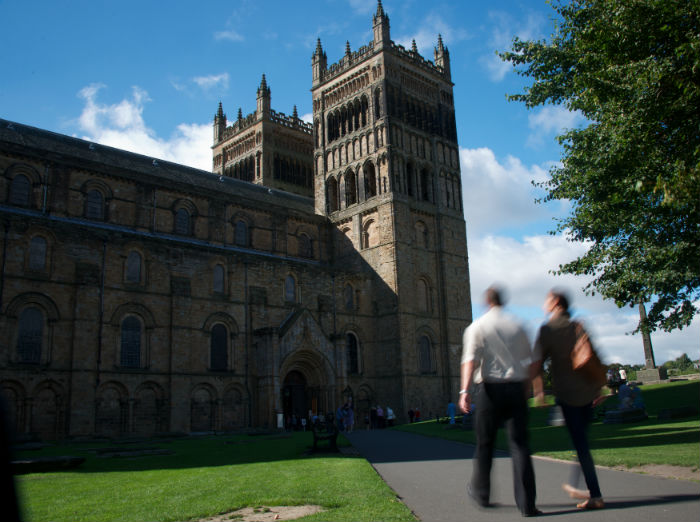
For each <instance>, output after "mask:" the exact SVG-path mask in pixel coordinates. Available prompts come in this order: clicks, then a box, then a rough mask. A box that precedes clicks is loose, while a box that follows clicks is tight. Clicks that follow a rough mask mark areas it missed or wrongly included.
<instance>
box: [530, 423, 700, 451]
mask: <svg viewBox="0 0 700 522" xmlns="http://www.w3.org/2000/svg"><path fill="white" fill-rule="evenodd" d="M625 428H630V426H629V425H602V424H594V425H593V426H591V428H590V431H589V441H590V445H591V449H615V448H629V447H630V446H664V445H667V444H670V443H673V444H685V443H696V442H697V441H698V428H697V427H693V426H688V427H683V428H679V427H678V426H665V425H653V424H651V425H648V426H645V427H644V428H643V429H635V430H629V429H625ZM530 445H531V449H532V451H534V452H537V451H566V450H570V449H572V445H571V440H570V439H569V434H568V432H567V431H566V428H565V427H557V428H554V427H547V428H536V429H533V430H532V431H531V437H530Z"/></svg>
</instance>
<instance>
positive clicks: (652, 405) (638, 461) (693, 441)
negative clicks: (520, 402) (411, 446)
mask: <svg viewBox="0 0 700 522" xmlns="http://www.w3.org/2000/svg"><path fill="white" fill-rule="evenodd" d="M640 389H641V390H642V396H643V397H644V401H645V403H646V407H647V412H648V413H649V419H647V420H646V421H643V422H638V423H633V424H603V423H602V422H600V421H596V422H594V423H593V424H592V425H591V427H590V431H589V439H590V441H591V447H592V451H593V458H594V460H595V462H596V464H600V465H603V466H626V467H635V466H642V465H644V464H670V465H674V466H686V467H690V468H692V469H697V468H698V466H700V418H697V417H696V418H691V419H682V420H678V421H659V420H658V419H657V415H658V413H659V411H660V410H662V409H664V408H673V407H677V406H685V405H689V406H695V407H697V406H698V404H699V403H700V382H699V381H679V382H673V383H668V384H657V385H649V386H641V387H640ZM616 403H617V399H616V398H615V397H611V398H609V399H608V400H607V401H606V402H605V403H603V404H602V405H601V406H600V408H607V409H614V408H615V406H616ZM548 415H549V408H531V409H530V446H531V449H532V452H533V454H535V455H542V456H549V457H554V458H559V459H565V460H573V459H574V458H575V453H574V451H573V447H572V445H571V442H570V440H569V436H568V433H567V431H566V427H564V426H548V425H547V417H548ZM398 429H405V430H410V431H413V432H417V433H422V434H424V435H430V436H434V437H442V438H447V439H453V440H459V441H463V442H468V443H474V442H475V438H474V433H473V432H472V431H465V430H461V429H449V428H448V427H447V426H446V425H445V424H438V423H436V422H435V421H426V422H421V423H416V424H409V425H404V426H401V427H399V428H398ZM498 447H499V448H501V449H506V448H507V440H506V436H505V432H504V430H500V432H499V437H498Z"/></svg>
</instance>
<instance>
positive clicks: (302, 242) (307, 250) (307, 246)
mask: <svg viewBox="0 0 700 522" xmlns="http://www.w3.org/2000/svg"><path fill="white" fill-rule="evenodd" d="M313 256H314V251H313V245H312V243H311V238H310V237H309V236H308V235H306V234H304V233H302V234H300V235H299V257H308V258H310V257H313Z"/></svg>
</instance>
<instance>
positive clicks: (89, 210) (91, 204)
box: [85, 189, 105, 220]
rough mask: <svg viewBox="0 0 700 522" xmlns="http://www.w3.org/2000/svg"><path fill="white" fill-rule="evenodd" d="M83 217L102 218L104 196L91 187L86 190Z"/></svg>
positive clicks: (103, 213) (103, 214) (103, 215)
mask: <svg viewBox="0 0 700 522" xmlns="http://www.w3.org/2000/svg"><path fill="white" fill-rule="evenodd" d="M85 217H86V218H88V219H98V220H103V219H104V217H105V209H104V196H103V195H102V192H100V191H99V190H96V189H92V190H90V191H88V193H87V198H86V202H85Z"/></svg>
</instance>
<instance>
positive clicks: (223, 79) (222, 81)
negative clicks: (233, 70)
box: [192, 73, 229, 90]
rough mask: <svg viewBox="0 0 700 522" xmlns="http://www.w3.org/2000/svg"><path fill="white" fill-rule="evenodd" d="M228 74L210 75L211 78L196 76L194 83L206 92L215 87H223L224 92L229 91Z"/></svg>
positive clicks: (193, 79)
mask: <svg viewBox="0 0 700 522" xmlns="http://www.w3.org/2000/svg"><path fill="white" fill-rule="evenodd" d="M228 80H229V76H228V73H221V74H210V75H209V76H195V77H194V78H192V81H193V82H194V83H196V84H197V85H198V86H199V87H201V88H202V89H204V90H209V89H212V88H214V87H219V86H220V87H221V88H222V89H223V90H226V89H228Z"/></svg>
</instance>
